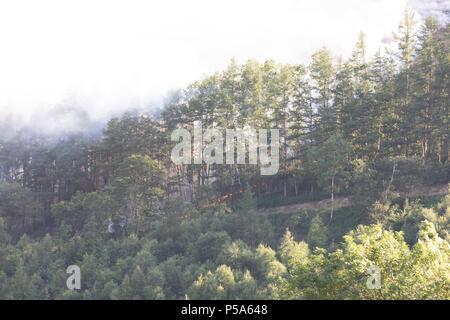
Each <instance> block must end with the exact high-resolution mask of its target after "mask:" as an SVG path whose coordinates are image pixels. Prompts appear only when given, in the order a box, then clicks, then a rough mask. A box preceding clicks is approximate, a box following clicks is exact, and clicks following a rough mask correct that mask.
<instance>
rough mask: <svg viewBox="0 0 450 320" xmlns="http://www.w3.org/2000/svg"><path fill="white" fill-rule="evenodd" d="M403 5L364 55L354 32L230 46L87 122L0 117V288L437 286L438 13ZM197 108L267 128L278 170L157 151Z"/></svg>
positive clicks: (448, 197) (287, 290) (178, 294)
mask: <svg viewBox="0 0 450 320" xmlns="http://www.w3.org/2000/svg"><path fill="white" fill-rule="evenodd" d="M415 20H416V19H415V18H414V15H413V13H412V12H411V11H409V10H405V14H404V17H403V20H402V21H401V23H400V25H399V28H398V30H397V31H396V33H395V41H396V47H395V49H392V50H387V49H386V50H384V49H380V50H379V51H378V52H377V53H376V54H375V55H373V56H369V55H368V53H367V51H368V50H367V48H366V43H365V40H366V39H365V35H364V34H363V33H361V34H360V36H359V38H358V39H355V43H356V44H355V47H354V49H353V53H352V54H351V56H350V57H348V58H346V59H342V58H338V57H335V56H334V55H333V53H332V52H330V51H329V50H328V49H326V48H322V49H320V50H318V51H317V52H316V53H314V54H313V55H312V57H311V60H310V63H309V64H306V65H302V64H282V63H277V62H276V61H273V60H268V61H262V62H260V61H255V60H249V61H246V62H245V63H243V64H239V63H238V62H237V61H236V60H234V59H232V60H231V62H230V63H229V65H228V67H227V68H226V69H225V70H223V71H220V72H219V71H218V72H216V73H214V74H210V75H207V76H205V77H203V78H202V79H199V80H198V81H197V82H194V83H192V84H190V85H189V86H187V87H186V88H183V90H179V91H177V92H175V93H173V94H172V95H171V96H170V98H169V99H167V101H166V102H165V105H164V107H162V108H161V109H159V110H157V111H155V110H151V111H148V112H142V111H141V110H140V111H133V110H130V111H129V112H126V113H124V114H122V115H121V116H118V117H114V118H112V119H110V120H109V121H108V122H107V124H106V125H105V126H104V127H103V128H100V129H95V130H91V129H90V123H89V121H88V120H86V129H85V130H79V131H76V132H71V131H67V132H61V133H58V134H46V133H45V132H42V131H39V132H37V131H36V130H33V128H32V127H22V128H21V129H16V128H14V127H13V126H12V125H11V124H10V123H8V121H3V122H1V129H2V132H1V133H0V299H444V300H448V299H450V264H449V256H450V245H449V241H450V189H449V182H450V161H449V160H450V159H449V142H450V141H449V139H450V127H449V125H450V123H449V120H450V108H449V105H450V99H449V94H450V25H448V24H447V25H442V24H441V23H439V21H438V20H437V19H435V18H433V17H429V18H428V19H426V20H425V21H424V22H423V23H422V24H421V25H417V22H416V21H415ZM196 121H201V122H202V124H203V127H204V128H214V127H216V128H227V129H239V128H245V127H252V128H267V129H274V128H276V129H279V136H280V137H279V138H280V149H279V157H280V160H279V170H278V172H277V174H275V175H261V170H260V167H259V164H256V165H255V164H226V165H225V164H224V165H219V164H206V163H200V164H175V163H173V162H172V161H171V158H170V155H171V150H172V148H173V147H174V146H175V145H176V142H175V141H172V140H171V133H172V132H173V131H174V130H175V129H177V128H185V129H188V130H192V129H193V126H194V123H195V122H196ZM318 203H321V204H322V205H320V206H319V205H317V204H318ZM306 204H310V205H309V206H308V205H306ZM280 208H281V209H280ZM70 265H77V266H79V267H80V270H81V288H80V289H79V290H70V289H68V287H67V286H66V280H67V278H68V276H69V275H68V274H67V273H66V268H67V267H68V266H70ZM373 268H377V270H379V272H380V279H381V283H380V286H378V287H376V288H371V287H370V286H368V285H367V283H368V282H367V281H368V279H370V277H371V275H372V272H371V270H372V269H373Z"/></svg>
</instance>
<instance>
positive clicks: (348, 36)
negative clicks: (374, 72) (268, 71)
mask: <svg viewBox="0 0 450 320" xmlns="http://www.w3.org/2000/svg"><path fill="white" fill-rule="evenodd" d="M407 3H408V4H409V5H410V6H411V7H412V8H413V9H416V10H417V11H418V17H420V16H424V15H428V14H436V15H438V16H440V18H441V19H442V20H445V19H448V18H449V11H448V10H450V0H434V1H433V0H432V1H430V0H340V1H336V0H246V1H243V0H189V1H186V0H164V1H162V0H161V1H139V0H123V1H115V0H88V1H86V0H74V1H72V0H40V1H35V0H29V1H24V0H14V1H6V0H0V120H2V119H3V120H5V119H15V121H19V122H26V121H35V122H38V123H41V124H43V123H45V122H46V119H47V118H48V117H49V115H51V114H52V113H53V112H54V110H56V109H58V110H61V108H62V110H64V108H66V109H71V110H76V111H77V112H79V113H82V114H83V116H86V117H90V118H92V119H104V118H106V117H109V116H110V115H111V114H112V113H114V112H120V111H123V110H125V109H128V108H132V107H155V106H158V104H161V101H162V100H163V99H164V98H165V97H166V96H167V95H168V94H169V92H170V91H172V90H175V89H178V88H182V87H184V86H185V85H187V84H188V83H190V82H192V81H195V80H198V79H199V78H201V77H202V76H204V75H207V74H210V73H212V72H214V71H219V70H222V69H223V68H225V67H226V65H227V64H228V63H229V61H230V59H231V58H232V57H235V58H236V59H237V61H238V62H240V63H243V62H245V61H246V60H247V59H258V60H265V59H269V58H270V59H275V60H276V61H278V62H283V63H308V62H309V59H310V56H311V54H312V53H313V52H314V51H316V50H318V49H320V48H321V47H323V46H326V47H328V48H329V49H331V50H332V52H333V53H334V55H335V56H343V57H346V56H347V55H348V54H349V53H350V51H351V50H352V48H353V45H354V43H355V41H356V39H357V35H358V33H359V32H360V31H363V32H365V33H366V36H367V44H368V49H369V51H370V52H374V51H375V50H377V49H378V48H379V47H380V45H381V44H382V43H383V40H386V39H389V38H391V36H392V32H393V31H396V30H397V27H398V24H399V21H400V20H401V16H402V12H403V10H404V8H405V6H406V5H407ZM445 10H447V11H446V13H445ZM30 119H32V120H30ZM36 119H39V120H38V121H36ZM53 120H55V119H54V118H53ZM53 120H52V121H53ZM63 120H64V119H63ZM11 121H12V120H11ZM69 122H70V121H62V120H61V121H60V124H59V125H60V126H69V125H70V123H69ZM38 123H35V124H36V125H38Z"/></svg>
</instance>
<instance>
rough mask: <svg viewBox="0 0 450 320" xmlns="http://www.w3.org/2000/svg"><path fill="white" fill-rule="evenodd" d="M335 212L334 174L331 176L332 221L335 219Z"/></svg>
mask: <svg viewBox="0 0 450 320" xmlns="http://www.w3.org/2000/svg"><path fill="white" fill-rule="evenodd" d="M333 213H334V175H333V176H332V177H331V213H330V223H331V220H333Z"/></svg>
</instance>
